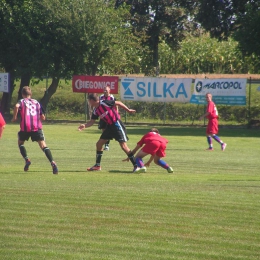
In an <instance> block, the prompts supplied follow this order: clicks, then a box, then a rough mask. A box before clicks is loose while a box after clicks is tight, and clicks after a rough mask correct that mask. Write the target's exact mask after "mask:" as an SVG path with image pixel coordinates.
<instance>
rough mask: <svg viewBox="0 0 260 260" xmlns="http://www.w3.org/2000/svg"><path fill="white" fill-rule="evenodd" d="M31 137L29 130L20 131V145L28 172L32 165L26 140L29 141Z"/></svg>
mask: <svg viewBox="0 0 260 260" xmlns="http://www.w3.org/2000/svg"><path fill="white" fill-rule="evenodd" d="M29 137H30V134H29V133H27V132H22V131H20V132H18V147H19V150H20V153H21V155H22V157H23V158H24V160H25V166H24V171H25V172H27V171H28V170H29V167H30V165H31V160H30V158H29V157H28V155H27V151H26V148H25V146H24V142H25V141H28V140H29Z"/></svg>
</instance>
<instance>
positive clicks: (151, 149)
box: [123, 128, 173, 173]
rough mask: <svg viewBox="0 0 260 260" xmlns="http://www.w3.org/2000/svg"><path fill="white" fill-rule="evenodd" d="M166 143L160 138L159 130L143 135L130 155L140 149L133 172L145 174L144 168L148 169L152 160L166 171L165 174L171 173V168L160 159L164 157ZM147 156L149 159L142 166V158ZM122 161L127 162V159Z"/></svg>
mask: <svg viewBox="0 0 260 260" xmlns="http://www.w3.org/2000/svg"><path fill="white" fill-rule="evenodd" d="M167 143H168V140H167V139H165V138H164V137H162V136H161V135H160V134H159V130H158V129H156V128H152V129H151V130H150V132H148V133H147V134H145V135H144V136H143V137H142V138H141V140H140V141H139V142H138V143H137V145H136V147H135V148H134V149H133V150H132V153H133V154H135V153H136V152H137V151H138V150H139V149H141V150H139V152H138V153H137V155H136V156H135V162H136V164H137V168H136V169H135V170H134V172H136V173H141V172H146V167H145V166H147V167H149V166H150V163H151V162H152V160H154V163H155V164H157V165H159V166H161V167H162V168H164V169H165V170H167V172H169V173H172V172H173V169H172V167H170V166H169V165H168V164H167V163H166V162H165V161H163V160H162V159H161V158H162V157H165V156H166V153H165V149H166V145H167ZM143 145H144V146H143ZM148 154H150V155H151V157H150V159H149V161H148V162H147V163H146V164H144V162H143V160H142V158H143V157H145V156H146V155H148ZM123 161H128V158H127V159H125V160H123Z"/></svg>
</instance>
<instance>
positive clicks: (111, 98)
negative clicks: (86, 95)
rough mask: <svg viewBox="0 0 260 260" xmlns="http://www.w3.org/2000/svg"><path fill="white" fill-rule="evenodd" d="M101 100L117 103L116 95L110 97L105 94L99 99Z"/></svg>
mask: <svg viewBox="0 0 260 260" xmlns="http://www.w3.org/2000/svg"><path fill="white" fill-rule="evenodd" d="M99 100H115V101H116V98H115V97H114V95H112V94H110V95H109V96H107V97H106V96H105V94H102V95H101V96H100V97H99Z"/></svg>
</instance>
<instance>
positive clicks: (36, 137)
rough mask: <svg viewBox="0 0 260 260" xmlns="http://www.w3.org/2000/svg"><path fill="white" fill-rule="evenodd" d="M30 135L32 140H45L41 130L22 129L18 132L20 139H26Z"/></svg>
mask: <svg viewBox="0 0 260 260" xmlns="http://www.w3.org/2000/svg"><path fill="white" fill-rule="evenodd" d="M30 137H31V140H32V141H33V142H39V141H44V140H45V137H44V134H43V131H42V130H38V131H35V132H24V131H20V132H18V138H19V140H20V141H28V140H29V138H30Z"/></svg>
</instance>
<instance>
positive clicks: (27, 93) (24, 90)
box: [22, 86, 32, 97]
mask: <svg viewBox="0 0 260 260" xmlns="http://www.w3.org/2000/svg"><path fill="white" fill-rule="evenodd" d="M22 95H24V96H26V97H28V96H31V95H32V91H31V88H30V87H28V86H25V87H23V88H22Z"/></svg>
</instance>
